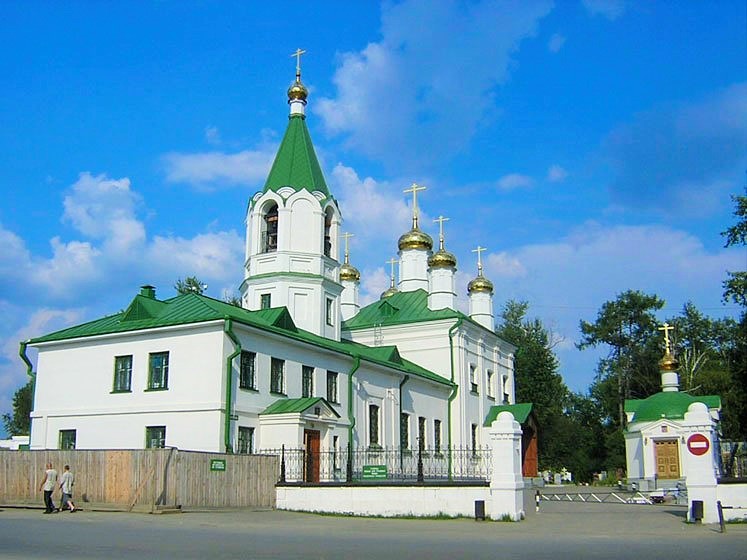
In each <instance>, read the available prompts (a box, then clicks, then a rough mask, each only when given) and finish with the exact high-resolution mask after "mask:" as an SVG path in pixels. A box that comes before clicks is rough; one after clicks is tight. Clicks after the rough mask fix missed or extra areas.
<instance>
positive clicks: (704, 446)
mask: <svg viewBox="0 0 747 560" xmlns="http://www.w3.org/2000/svg"><path fill="white" fill-rule="evenodd" d="M710 447H711V443H710V442H709V441H708V438H707V437H706V436H704V435H703V434H693V435H691V436H690V437H689V438H687V450H688V451H689V452H690V453H692V454H693V455H705V454H706V453H708V449H710Z"/></svg>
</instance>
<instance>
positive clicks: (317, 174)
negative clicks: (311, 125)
mask: <svg viewBox="0 0 747 560" xmlns="http://www.w3.org/2000/svg"><path fill="white" fill-rule="evenodd" d="M299 158H300V159H299ZM283 187H291V188H293V189H294V190H296V191H299V190H301V189H302V188H304V187H305V188H306V189H307V190H309V191H312V192H313V191H319V192H321V193H323V194H324V195H325V197H326V198H329V196H330V194H329V188H328V187H327V183H326V181H325V180H324V174H323V173H322V168H321V166H320V165H319V160H318V159H317V157H316V152H315V151H314V144H313V143H312V141H311V135H310V134H309V130H308V128H307V126H306V120H305V119H304V117H303V115H291V116H290V118H289V121H288V127H287V128H286V130H285V135H284V136H283V140H282V141H281V142H280V147H279V148H278V152H277V154H276V155H275V160H274V161H273V163H272V167H271V168H270V173H269V174H268V175H267V181H266V182H265V186H264V188H263V189H262V192H267V191H268V190H270V191H273V192H277V191H278V190H280V189H282V188H283Z"/></svg>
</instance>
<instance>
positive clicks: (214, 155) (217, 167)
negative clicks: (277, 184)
mask: <svg viewBox="0 0 747 560" xmlns="http://www.w3.org/2000/svg"><path fill="white" fill-rule="evenodd" d="M276 149H277V146H272V147H270V146H268V147H265V148H262V149H259V150H244V151H242V152H238V153H235V154H226V153H224V152H208V153H196V154H180V153H175V152H173V153H169V154H166V155H164V156H163V162H164V165H165V168H166V180H168V181H170V182H172V183H187V184H189V185H193V186H197V187H202V188H214V187H216V186H219V185H223V184H226V185H253V184H256V183H258V182H261V181H263V180H264V179H266V178H267V174H268V173H269V172H270V167H271V166H272V161H273V159H274V157H275V152H276Z"/></svg>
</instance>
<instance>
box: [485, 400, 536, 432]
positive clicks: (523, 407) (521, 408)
mask: <svg viewBox="0 0 747 560" xmlns="http://www.w3.org/2000/svg"><path fill="white" fill-rule="evenodd" d="M532 406H533V405H532V403H516V404H499V405H496V406H491V407H490V410H488V415H487V416H486V417H485V424H483V425H484V426H485V427H488V428H489V427H490V425H491V424H492V423H493V422H495V419H496V418H498V415H499V414H500V413H501V412H510V413H511V414H513V415H514V419H515V420H516V421H517V422H518V423H519V424H523V423H524V422H526V421H527V418H529V413H530V412H532Z"/></svg>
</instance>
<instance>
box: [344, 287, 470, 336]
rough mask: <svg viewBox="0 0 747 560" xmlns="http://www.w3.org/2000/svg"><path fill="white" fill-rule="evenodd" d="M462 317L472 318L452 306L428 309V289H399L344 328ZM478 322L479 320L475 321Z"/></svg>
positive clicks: (348, 321) (365, 310)
mask: <svg viewBox="0 0 747 560" xmlns="http://www.w3.org/2000/svg"><path fill="white" fill-rule="evenodd" d="M460 317H461V318H463V319H466V320H468V321H472V319H470V318H469V317H468V316H467V315H465V314H464V313H462V312H460V311H454V310H453V309H448V308H446V309H437V310H435V311H434V310H432V309H429V308H428V292H426V291H425V290H414V291H412V292H397V293H395V294H393V295H391V296H389V297H388V298H386V299H382V300H379V301H375V302H373V303H372V304H370V305H367V306H366V307H364V308H362V309H361V310H360V311H359V312H358V313H357V314H356V315H355V317H352V318H350V319H348V320H347V321H345V322H344V323H343V329H347V330H351V331H354V330H357V329H368V328H371V327H374V326H378V325H381V326H388V325H401V324H404V323H417V322H420V321H437V320H439V319H458V318H460ZM475 324H477V323H475Z"/></svg>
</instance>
